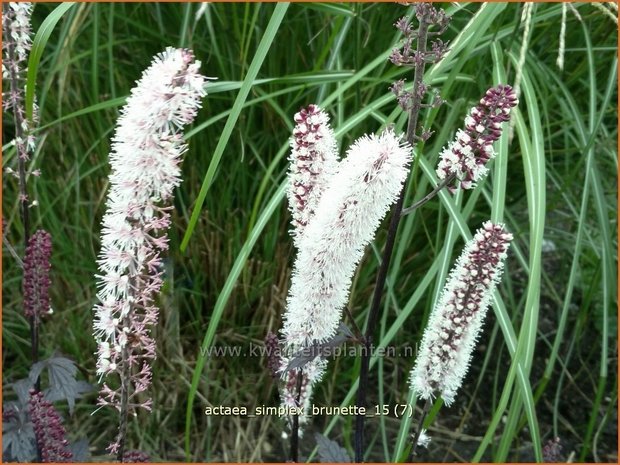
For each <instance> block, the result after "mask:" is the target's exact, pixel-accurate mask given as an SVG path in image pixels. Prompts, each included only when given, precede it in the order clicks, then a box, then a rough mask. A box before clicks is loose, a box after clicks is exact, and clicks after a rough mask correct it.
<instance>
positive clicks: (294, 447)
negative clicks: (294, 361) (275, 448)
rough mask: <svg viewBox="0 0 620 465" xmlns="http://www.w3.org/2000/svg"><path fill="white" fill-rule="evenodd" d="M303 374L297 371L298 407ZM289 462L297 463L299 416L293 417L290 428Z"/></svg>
mask: <svg viewBox="0 0 620 465" xmlns="http://www.w3.org/2000/svg"><path fill="white" fill-rule="evenodd" d="M303 378H304V376H303V372H302V370H299V372H298V373H297V388H296V389H297V398H296V402H295V403H296V404H297V407H299V402H300V401H301V385H302V383H303ZM291 430H292V431H291V461H293V462H299V415H297V414H295V415H293V427H292V428H291Z"/></svg>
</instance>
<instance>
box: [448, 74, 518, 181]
mask: <svg viewBox="0 0 620 465" xmlns="http://www.w3.org/2000/svg"><path fill="white" fill-rule="evenodd" d="M518 103H519V100H518V99H517V95H516V94H515V92H514V90H513V89H512V87H510V86H508V85H501V84H500V85H498V86H496V87H493V88H491V89H489V90H487V92H486V94H485V95H484V97H482V99H481V100H480V103H479V104H478V105H477V106H475V107H474V108H472V109H471V111H470V113H469V116H467V118H465V128H464V129H459V130H458V131H457V133H456V138H455V139H454V141H453V142H451V143H450V144H449V145H448V147H446V148H444V149H443V151H442V152H441V154H440V160H439V165H438V166H437V176H438V177H439V179H442V180H443V179H446V178H448V177H450V176H453V175H454V176H456V178H457V180H458V182H460V185H461V187H462V188H463V189H471V188H473V187H475V185H476V182H478V181H479V180H480V179H482V178H483V177H484V176H485V175H486V173H487V171H488V169H487V167H486V164H487V162H488V161H489V160H490V159H491V158H493V157H494V156H495V152H494V151H493V143H494V142H495V141H496V140H497V139H499V137H500V136H501V134H502V123H503V122H505V121H508V120H510V110H511V109H512V108H514V107H515V106H517V104H518ZM449 188H450V189H451V190H454V187H453V186H449Z"/></svg>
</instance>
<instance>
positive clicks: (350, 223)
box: [282, 130, 412, 377]
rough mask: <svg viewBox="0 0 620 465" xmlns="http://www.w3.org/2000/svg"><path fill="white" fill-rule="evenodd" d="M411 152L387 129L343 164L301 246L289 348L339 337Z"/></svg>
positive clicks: (360, 143)
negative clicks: (357, 276) (354, 285)
mask: <svg viewBox="0 0 620 465" xmlns="http://www.w3.org/2000/svg"><path fill="white" fill-rule="evenodd" d="M411 152H412V150H411V147H410V145H409V144H407V143H405V142H404V141H403V140H402V139H401V138H400V137H397V136H396V135H395V134H394V133H393V132H392V131H391V130H386V131H384V132H383V133H382V134H381V135H380V136H375V135H372V136H363V137H361V138H360V139H358V140H357V141H356V142H355V143H354V144H353V145H352V146H351V147H350V149H349V150H348V153H347V157H346V158H345V159H344V160H343V161H341V162H340V164H339V167H338V171H337V172H336V174H334V175H333V176H332V177H331V180H330V182H329V186H328V187H327V189H326V190H325V191H324V193H323V195H322V196H321V199H320V201H319V203H318V205H317V207H316V210H315V215H314V217H313V218H312V219H311V221H310V222H309V223H308V224H307V226H306V230H305V232H304V235H303V237H302V238H301V241H300V242H299V254H298V256H297V260H296V262H295V268H294V272H293V278H292V284H291V288H290V291H289V297H288V300H287V303H288V306H287V311H286V314H285V316H284V328H283V331H282V333H283V335H284V338H285V343H286V346H287V348H289V349H291V348H292V349H293V350H296V349H298V348H301V347H307V346H309V345H311V344H312V343H315V342H319V343H320V342H325V341H326V340H328V339H329V338H331V337H332V336H333V335H334V334H335V333H336V330H337V328H338V324H339V322H340V318H341V315H342V309H343V308H344V306H345V305H346V303H347V299H348V296H349V288H350V286H351V280H352V277H353V274H354V272H355V268H356V267H357V265H358V263H359V261H360V259H361V258H362V255H363V253H364V248H365V247H366V246H367V245H368V243H369V242H370V241H371V240H372V239H373V237H374V234H375V230H376V229H377V227H378V226H379V223H380V222H381V219H382V218H383V217H384V216H385V214H386V212H387V210H388V208H389V207H390V205H391V204H392V203H393V202H394V201H396V199H397V197H398V194H399V193H400V190H401V188H402V185H403V183H404V181H405V178H406V177H407V172H408V166H409V163H410V161H411ZM315 371H316V376H317V377H320V373H321V372H322V370H321V369H317V370H315Z"/></svg>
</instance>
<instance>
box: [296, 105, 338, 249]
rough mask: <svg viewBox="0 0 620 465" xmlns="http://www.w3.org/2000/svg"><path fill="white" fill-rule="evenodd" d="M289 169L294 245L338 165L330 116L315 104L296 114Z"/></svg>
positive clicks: (312, 214)
mask: <svg viewBox="0 0 620 465" xmlns="http://www.w3.org/2000/svg"><path fill="white" fill-rule="evenodd" d="M291 148H292V151H291V155H290V157H289V160H290V165H289V166H290V168H289V189H288V199H289V208H290V210H291V214H292V216H293V221H292V223H293V230H292V234H293V238H294V239H295V243H296V244H297V243H298V241H299V237H300V236H301V234H302V233H303V231H304V229H305V227H306V225H307V224H308V222H309V221H310V219H311V218H312V217H313V216H314V211H315V209H316V207H317V205H318V203H319V199H320V198H321V195H322V194H323V192H324V191H325V189H326V187H327V185H328V182H329V180H330V178H331V177H332V175H333V174H334V173H335V171H336V169H337V167H338V148H337V145H336V138H335V136H334V131H332V128H331V126H330V125H329V116H327V113H325V112H324V111H323V110H321V109H320V108H319V107H318V106H316V105H309V106H308V107H307V108H304V109H302V110H301V111H300V112H299V113H297V114H296V115H295V128H294V129H293V137H292V139H291Z"/></svg>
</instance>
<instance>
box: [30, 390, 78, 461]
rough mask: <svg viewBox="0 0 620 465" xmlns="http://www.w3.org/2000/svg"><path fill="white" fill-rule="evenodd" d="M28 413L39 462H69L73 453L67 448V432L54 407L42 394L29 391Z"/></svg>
mask: <svg viewBox="0 0 620 465" xmlns="http://www.w3.org/2000/svg"><path fill="white" fill-rule="evenodd" d="M28 413H29V414H30V419H31V420H32V424H33V429H34V435H35V438H36V440H37V448H38V450H39V451H40V453H41V460H42V461H43V462H45V463H48V462H56V463H58V462H71V461H72V460H71V459H72V458H73V453H72V452H71V449H70V448H69V441H68V440H67V432H66V431H65V428H64V426H63V425H62V420H61V418H60V415H59V414H58V412H57V411H56V409H55V408H54V406H53V405H52V404H51V403H50V402H49V401H47V400H45V399H44V398H43V393H42V392H35V390H34V389H31V390H30V399H29V401H28Z"/></svg>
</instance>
